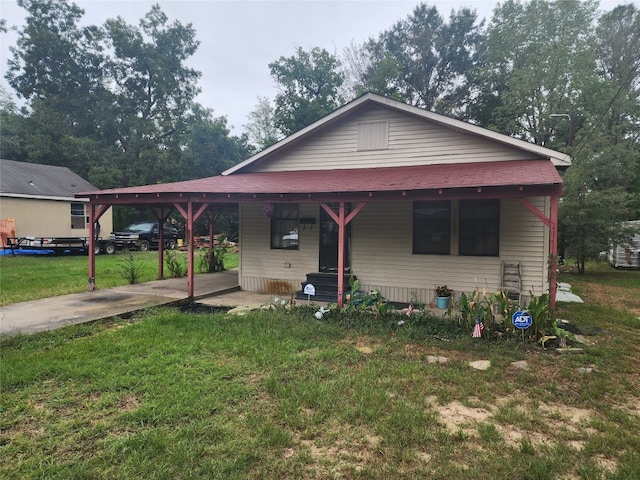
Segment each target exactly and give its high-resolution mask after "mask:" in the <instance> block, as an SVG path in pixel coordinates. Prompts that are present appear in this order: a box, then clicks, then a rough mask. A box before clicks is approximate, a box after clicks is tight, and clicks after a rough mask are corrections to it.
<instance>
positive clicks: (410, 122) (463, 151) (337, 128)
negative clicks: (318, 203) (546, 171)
mask: <svg viewBox="0 0 640 480" xmlns="http://www.w3.org/2000/svg"><path fill="white" fill-rule="evenodd" d="M367 122H388V125H389V127H388V128H389V142H388V148H384V149H379V150H368V149H367V150H360V151H359V150H358V130H359V128H360V126H361V125H362V124H365V123H367ZM532 158H535V155H534V154H532V153H528V152H524V151H522V150H518V149H516V148H513V147H507V146H505V145H501V144H498V143H496V142H493V141H488V140H485V139H482V138H480V137H478V136H474V135H468V134H462V133H458V132H455V131H453V130H450V129H448V128H444V127H442V126H440V125H437V124H435V123H432V122H429V121H427V120H424V119H420V118H417V117H413V116H410V115H406V114H403V113H401V112H397V111H395V110H391V109H387V108H384V107H381V106H376V107H373V108H371V107H370V108H367V109H363V110H359V111H357V112H356V113H355V114H353V115H351V116H349V117H347V118H345V119H342V120H339V121H337V122H336V123H334V124H332V125H330V126H328V127H327V128H326V129H324V130H321V131H320V132H318V133H316V134H314V135H312V136H311V137H309V138H308V139H305V140H303V141H301V142H300V143H298V144H296V145H293V146H291V147H290V148H287V149H285V150H284V151H283V152H280V153H278V154H276V155H274V156H273V157H270V158H269V159H266V160H265V161H264V162H259V163H258V164H257V165H255V166H254V167H253V168H251V170H252V171H255V172H274V171H294V170H325V169H326V170H329V169H344V168H375V167H393V166H407V165H429V164H436V163H466V162H486V161H504V160H525V159H532Z"/></svg>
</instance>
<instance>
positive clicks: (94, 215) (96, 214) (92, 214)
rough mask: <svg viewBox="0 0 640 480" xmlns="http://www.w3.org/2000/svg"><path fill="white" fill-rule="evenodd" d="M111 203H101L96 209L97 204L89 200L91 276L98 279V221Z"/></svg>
mask: <svg viewBox="0 0 640 480" xmlns="http://www.w3.org/2000/svg"><path fill="white" fill-rule="evenodd" d="M109 207H110V205H100V207H99V208H98V209H97V210H96V205H95V204H94V203H92V202H89V252H88V253H89V278H90V279H93V285H94V286H95V280H96V251H95V250H96V240H97V238H96V223H97V222H98V220H100V217H102V215H104V212H106V211H107V210H108V209H109Z"/></svg>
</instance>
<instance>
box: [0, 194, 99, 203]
mask: <svg viewBox="0 0 640 480" xmlns="http://www.w3.org/2000/svg"><path fill="white" fill-rule="evenodd" d="M0 197H9V198H26V199H29V200H55V201H58V202H74V203H86V202H88V201H89V198H87V197H55V196H48V195H28V194H25V193H0Z"/></svg>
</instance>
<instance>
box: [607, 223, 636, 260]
mask: <svg viewBox="0 0 640 480" xmlns="http://www.w3.org/2000/svg"><path fill="white" fill-rule="evenodd" d="M626 223H627V225H629V226H631V227H634V228H635V229H636V231H640V220H632V221H630V222H626ZM608 257H609V263H610V264H611V265H612V266H613V267H615V268H630V269H640V233H636V234H635V235H634V236H633V239H632V241H631V243H630V244H622V245H619V244H615V245H612V246H611V248H610V249H609V255H608Z"/></svg>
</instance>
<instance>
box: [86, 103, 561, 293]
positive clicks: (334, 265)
mask: <svg viewBox="0 0 640 480" xmlns="http://www.w3.org/2000/svg"><path fill="white" fill-rule="evenodd" d="M569 165H570V158H569V157H568V156H566V155H565V154H563V153H560V152H556V151H554V150H550V149H547V148H543V147H539V146H537V145H533V144H530V143H528V142H524V141H520V140H516V139H513V138H510V137H507V136H505V135H501V134H498V133H496V132H492V131H489V130H486V129H483V128H480V127H477V126H474V125H470V124H467V123H464V122H461V121H457V120H453V119H451V118H448V117H445V116H442V115H438V114H434V113H431V112H428V111H425V110H423V109H420V108H416V107H412V106H408V105H405V104H403V103H400V102H397V101H394V100H390V99H388V98H385V97H381V96H378V95H375V94H371V93H368V94H365V95H363V96H361V97H359V98H357V99H355V100H354V101H352V102H350V103H348V104H347V105H345V106H344V107H342V108H340V109H338V110H336V111H335V112H333V113H331V114H329V115H327V116H326V117H324V118H322V119H320V120H319V121H317V122H315V123H314V124H312V125H310V126H309V127H307V128H305V129H303V130H301V131H299V132H297V133H295V134H294V135H291V136H290V137H287V138H285V139H284V140H282V141H281V142H279V143H277V144H275V145H273V146H272V147H270V148H268V149H266V150H264V151H263V152H261V153H259V154H257V155H255V156H253V157H251V158H249V159H247V160H246V161H244V162H242V163H240V164H238V165H236V166H235V167H233V168H231V169H229V170H227V171H226V172H224V173H223V174H222V175H221V176H216V177H210V178H206V179H199V180H191V181H186V182H177V183H171V184H164V185H148V186H142V187H131V188H124V189H114V190H107V191H102V192H92V193H91V194H90V195H89V197H90V199H91V200H90V201H91V203H92V204H93V205H94V207H97V208H98V210H97V212H98V214H99V212H100V209H104V208H106V207H107V206H109V205H113V204H136V203H138V204H139V203H143V204H145V205H153V206H155V207H156V208H176V209H177V210H178V211H179V212H180V213H182V215H183V216H184V217H185V219H186V220H187V222H186V223H187V229H188V230H190V229H189V225H190V224H192V222H193V221H195V219H196V218H197V217H198V216H199V215H200V214H202V213H203V212H207V211H210V210H211V209H212V208H215V205H216V204H218V203H237V204H238V205H239V211H240V236H239V243H240V262H239V282H240V286H241V288H242V289H244V290H250V291H262V292H278V293H282V292H289V291H291V292H294V291H297V290H300V289H301V285H302V283H303V282H305V281H306V279H307V275H308V274H315V273H324V274H325V276H331V275H333V276H335V277H336V278H337V283H338V290H339V291H340V292H341V293H342V294H344V293H346V290H348V286H346V285H345V282H346V281H347V280H348V276H349V275H351V274H353V275H355V276H357V278H358V279H359V281H360V288H361V289H362V290H369V289H374V288H377V289H380V291H381V293H382V295H384V296H385V297H386V298H387V299H389V300H390V301H395V302H404V303H406V302H408V301H409V300H410V299H411V297H412V296H415V297H417V298H418V299H419V300H420V301H422V302H432V301H433V298H434V289H435V287H436V286H437V285H443V284H446V285H448V286H449V287H451V288H452V289H453V290H454V291H455V294H456V295H459V294H460V292H469V291H472V290H473V289H475V288H479V289H480V290H483V289H487V290H488V291H493V290H495V289H498V288H500V287H501V286H502V285H503V264H504V263H511V264H513V263H515V264H518V266H519V272H520V275H521V285H522V287H521V288H522V290H523V292H522V293H523V294H524V295H525V296H528V295H529V292H532V293H533V294H535V295H539V294H541V293H543V292H546V291H549V285H550V278H551V285H555V268H549V265H550V263H549V262H550V259H551V266H552V267H553V260H554V258H555V255H556V253H557V248H556V244H557V206H558V199H559V197H560V194H561V191H562V180H561V178H560V175H559V174H558V171H557V168H564V167H568V166H569ZM191 255H192V254H191ZM339 272H341V273H343V274H344V275H338V273H339ZM309 278H310V279H313V280H312V281H319V280H318V279H319V278H321V277H319V276H311V277H309ZM345 278H346V280H345ZM189 288H190V292H189V294H190V295H192V292H193V277H192V274H191V273H190V287H189ZM554 292H555V288H554V289H551V293H552V296H553V294H554ZM341 297H342V295H341Z"/></svg>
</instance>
